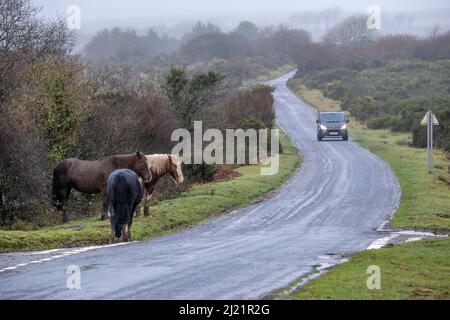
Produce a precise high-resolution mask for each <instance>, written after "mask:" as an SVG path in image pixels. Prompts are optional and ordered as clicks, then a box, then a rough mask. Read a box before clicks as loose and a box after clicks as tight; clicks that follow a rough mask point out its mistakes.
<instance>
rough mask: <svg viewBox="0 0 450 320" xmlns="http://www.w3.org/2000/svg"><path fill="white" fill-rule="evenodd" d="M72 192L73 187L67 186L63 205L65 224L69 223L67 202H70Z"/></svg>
mask: <svg viewBox="0 0 450 320" xmlns="http://www.w3.org/2000/svg"><path fill="white" fill-rule="evenodd" d="M71 191H72V187H70V186H67V187H66V190H65V193H64V200H63V202H62V204H61V210H62V214H63V222H64V223H66V222H68V221H69V214H68V212H67V201H68V200H69V196H70V192H71Z"/></svg>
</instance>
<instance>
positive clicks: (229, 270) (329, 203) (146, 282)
mask: <svg viewBox="0 0 450 320" xmlns="http://www.w3.org/2000/svg"><path fill="white" fill-rule="evenodd" d="M291 76H293V73H290V74H288V75H286V76H283V77H281V78H279V79H276V80H273V81H271V82H269V84H270V85H272V86H274V87H275V88H276V90H275V93H274V96H275V99H276V112H277V118H278V123H279V125H280V126H281V127H282V128H283V129H284V130H285V131H286V132H287V133H288V134H289V135H290V136H291V138H292V140H293V141H294V143H295V144H296V146H297V147H298V148H299V149H300V150H301V151H302V154H303V157H304V164H303V166H302V169H301V170H299V172H298V173H297V174H296V175H295V176H294V177H293V178H292V179H291V180H290V181H289V182H288V183H287V184H286V185H285V186H284V187H283V188H282V189H281V190H279V191H278V192H276V193H275V194H273V195H272V196H271V197H269V198H268V199H266V200H264V201H263V202H260V203H258V204H255V205H251V206H249V207H246V208H243V209H240V210H237V211H235V212H233V213H231V214H229V215H225V216H223V217H220V218H218V219H214V220H212V221H208V222H206V223H203V224H200V225H198V226H195V227H193V228H190V229H187V230H185V231H182V232H179V233H176V234H171V235H168V236H164V237H159V238H156V239H153V240H149V241H143V242H138V243H131V244H127V245H120V246H114V247H102V248H88V249H85V250H83V249H81V250H72V251H68V252H66V251H64V250H56V251H50V252H46V253H37V254H36V253H35V254H34V257H36V255H37V256H39V255H41V257H44V258H42V259H41V260H39V262H33V263H30V259H31V258H29V257H30V254H9V255H8V254H7V255H0V261H2V260H3V262H4V263H3V264H4V265H5V264H8V263H10V264H11V263H12V261H16V262H23V264H19V267H17V266H16V267H12V268H9V269H8V268H6V270H5V268H4V269H3V272H1V273H0V298H1V299H257V298H261V297H264V296H265V295H266V294H268V293H270V292H271V291H273V290H276V289H278V288H280V287H283V286H286V285H288V284H289V283H290V282H291V281H293V280H295V279H297V278H299V277H300V276H302V275H305V274H307V273H309V272H311V271H312V270H313V268H314V267H315V266H318V265H323V264H324V263H325V264H326V263H330V264H332V263H334V262H335V260H334V259H333V257H336V256H339V255H343V254H348V253H352V252H355V251H359V250H363V249H366V248H367V247H368V246H369V245H370V244H371V243H373V242H374V241H375V240H377V239H378V238H380V234H379V233H377V232H376V229H377V228H378V227H380V225H382V223H383V222H384V221H386V219H388V217H389V215H390V213H392V212H393V210H394V209H395V206H396V204H397V203H398V201H399V197H400V191H399V189H398V185H397V182H396V179H395V178H394V176H393V174H392V172H391V170H390V168H389V167H388V166H387V165H386V164H385V163H384V162H383V161H381V160H380V159H378V158H377V157H376V156H374V155H373V154H372V153H370V152H369V151H367V150H366V149H364V148H362V147H360V146H359V145H358V144H356V143H354V142H351V141H350V142H341V141H327V142H317V141H316V133H315V113H314V111H313V110H312V109H311V108H310V107H309V106H307V105H305V104H304V103H303V102H301V101H300V100H299V99H298V98H296V97H295V96H294V95H293V94H292V93H291V92H290V91H289V90H288V89H287V88H286V81H287V80H288V79H289V78H290V77H291ZM71 252H72V254H70V253H71ZM33 259H36V258H33ZM42 260H43V261H42ZM12 265H14V264H12ZM69 265H78V266H80V268H81V270H82V271H81V289H80V290H68V289H67V288H66V279H67V275H66V268H67V266H69Z"/></svg>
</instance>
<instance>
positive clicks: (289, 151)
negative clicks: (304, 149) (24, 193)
mask: <svg viewBox="0 0 450 320" xmlns="http://www.w3.org/2000/svg"><path fill="white" fill-rule="evenodd" d="M280 140H281V144H282V146H283V153H282V154H281V155H280V168H279V171H278V173H277V174H276V175H274V176H262V175H260V168H261V166H259V165H254V166H244V167H240V168H238V169H237V171H238V172H239V173H240V176H239V177H236V178H234V179H231V180H227V181H220V182H214V183H209V184H204V185H198V186H194V187H192V188H191V189H190V190H189V191H188V192H185V193H183V194H181V196H180V197H178V198H176V199H173V200H166V201H161V202H160V203H158V204H157V205H155V206H152V207H151V208H150V210H151V214H152V216H151V217H148V218H139V219H135V221H134V222H133V230H132V231H133V239H134V240H145V239H149V238H152V237H155V236H159V235H163V234H166V233H169V232H173V231H175V230H179V229H181V228H186V227H188V226H191V225H193V224H195V223H199V222H201V221H202V220H205V219H207V218H210V217H212V216H214V215H217V214H220V213H223V212H226V211H228V210H231V209H233V208H237V207H241V206H244V205H247V204H250V203H252V202H255V201H257V200H259V199H260V198H261V197H262V196H264V195H266V194H267V193H269V192H271V191H273V190H275V189H277V188H279V187H280V186H282V185H283V183H284V182H285V181H287V180H288V179H289V177H291V176H292V175H293V174H294V173H295V171H296V169H297V168H298V166H299V163H300V157H299V155H298V152H297V150H296V149H295V147H294V146H293V145H292V143H291V141H290V140H289V138H288V136H287V135H286V134H284V133H281V134H280ZM109 233H110V224H109V221H99V220H98V218H97V217H91V218H87V219H82V220H76V221H72V222H70V223H68V224H65V225H58V226H52V227H47V228H42V229H40V230H37V231H0V252H14V251H29V250H47V249H54V248H60V247H75V246H86V245H98V244H106V243H108V237H109Z"/></svg>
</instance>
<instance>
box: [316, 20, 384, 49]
mask: <svg viewBox="0 0 450 320" xmlns="http://www.w3.org/2000/svg"><path fill="white" fill-rule="evenodd" d="M374 38H375V31H373V30H370V29H369V28H368V27H367V16H365V15H358V16H351V17H348V18H347V19H345V20H344V21H342V22H340V23H338V24H337V25H336V26H335V27H333V28H332V29H330V30H328V32H327V33H326V34H325V36H324V39H323V40H324V42H326V43H329V44H333V45H336V46H340V47H353V46H356V45H360V44H364V43H369V42H372V41H373V40H374Z"/></svg>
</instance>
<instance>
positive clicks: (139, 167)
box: [133, 151, 152, 182]
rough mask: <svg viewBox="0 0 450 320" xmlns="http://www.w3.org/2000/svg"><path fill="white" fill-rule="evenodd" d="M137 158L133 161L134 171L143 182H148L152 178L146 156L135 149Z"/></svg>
mask: <svg viewBox="0 0 450 320" xmlns="http://www.w3.org/2000/svg"><path fill="white" fill-rule="evenodd" d="M136 158H137V160H136V161H135V163H134V170H133V171H134V172H136V173H137V174H138V176H140V177H141V178H142V179H143V180H144V182H149V181H150V180H151V179H152V173H151V172H150V170H149V168H148V162H147V157H146V156H145V155H144V154H143V153H142V152H140V151H136Z"/></svg>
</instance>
